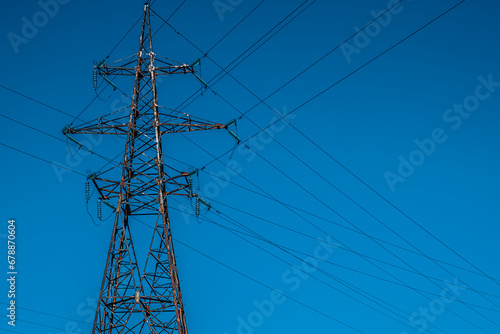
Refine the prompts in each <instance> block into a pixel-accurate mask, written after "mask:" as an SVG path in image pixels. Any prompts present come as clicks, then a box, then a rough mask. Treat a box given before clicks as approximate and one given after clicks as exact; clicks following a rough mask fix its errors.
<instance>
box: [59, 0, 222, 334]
mask: <svg viewBox="0 0 500 334" xmlns="http://www.w3.org/2000/svg"><path fill="white" fill-rule="evenodd" d="M196 63H197V62H195V64H193V65H187V64H184V63H175V62H173V61H170V60H167V59H166V58H162V57H160V56H157V55H156V54H155V53H153V41H152V35H151V21H150V8H149V5H148V4H146V5H145V6H144V16H143V19H142V30H141V36H140V43H139V51H138V52H137V54H135V55H134V56H132V57H130V58H128V59H125V60H120V61H118V62H115V63H110V64H107V63H106V62H104V61H101V62H99V63H98V64H96V66H95V67H94V71H95V73H96V74H98V75H100V76H102V78H103V79H104V80H105V81H106V82H107V83H108V84H110V85H112V86H113V87H114V88H115V89H116V88H117V87H116V85H115V84H114V83H113V82H112V77H114V76H119V75H124V76H134V77H135V80H134V87H133V95H132V104H131V107H130V114H129V115H123V116H116V113H111V114H109V115H105V116H102V117H100V118H98V119H96V120H94V121H90V122H86V123H84V124H81V125H79V126H75V127H72V126H67V127H65V128H64V130H63V133H64V134H65V135H67V136H70V135H71V134H104V135H107V134H109V135H117V136H123V137H125V138H126V140H125V152H124V157H123V163H122V166H120V167H119V168H121V179H120V180H112V179H111V177H109V176H106V175H108V174H107V173H110V172H105V173H102V174H96V173H92V174H90V175H89V176H88V179H89V180H91V181H92V182H93V184H94V186H95V187H96V190H97V191H98V193H99V199H100V200H101V201H102V202H103V203H104V204H106V205H108V206H111V207H113V209H114V210H115V212H116V213H115V218H114V224H113V231H112V234H111V242H110V245H109V252H108V256H107V259H106V267H105V271H104V276H103V279H102V286H101V290H100V294H99V302H98V307H97V312H96V317H95V322H94V328H93V331H92V333H94V334H95V333H106V334H111V333H172V334H173V333H176V332H178V333H179V334H185V333H187V327H186V319H185V314H184V307H183V302H182V295H181V289H180V286H179V278H178V274H177V266H176V260H175V255H174V247H173V243H172V234H171V230H170V219H169V214H168V207H167V198H168V197H169V196H185V197H189V198H194V197H195V198H196V199H197V200H198V199H199V198H198V197H197V194H194V193H193V192H192V183H191V182H192V179H191V174H192V173H188V172H179V171H176V170H175V169H174V168H172V167H169V166H167V165H165V164H164V162H163V152H162V135H165V134H170V133H177V132H189V131H196V130H209V129H223V128H227V126H226V125H225V124H218V123H211V122H208V121H205V120H201V119H197V118H193V117H191V116H190V115H188V114H185V113H181V112H177V111H173V110H170V109H166V108H163V107H160V106H159V104H158V92H157V89H156V77H157V76H158V75H172V74H180V73H182V74H189V73H191V74H194V73H195V70H194V66H196ZM70 138H71V139H73V140H76V139H74V138H72V137H71V136H70ZM198 203H199V202H198ZM134 216H138V217H140V219H141V220H142V219H148V221H149V222H150V223H151V222H152V223H153V224H154V229H153V235H152V238H151V243H150V246H149V249H148V251H147V257H146V261H145V265H144V269H143V270H142V271H141V269H140V268H139V265H138V262H137V258H136V253H135V249H134V243H133V233H132V231H131V225H133V224H134V223H135V224H136V223H137V222H136V221H134V219H133V218H134ZM144 256H146V255H145V254H144Z"/></svg>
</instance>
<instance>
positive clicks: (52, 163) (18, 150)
mask: <svg viewBox="0 0 500 334" xmlns="http://www.w3.org/2000/svg"><path fill="white" fill-rule="evenodd" d="M0 145H1V146H5V147H7V148H10V149H11V150H14V151H17V152H19V153H22V154H25V155H28V156H30V157H32V158H35V159H37V160H40V161H43V162H46V163H48V164H50V165H53V166H57V167H60V168H63V169H66V170H67V171H70V172H72V173H75V174H78V175H81V176H84V177H87V176H86V175H84V174H82V173H80V172H77V171H75V170H73V169H70V168H68V167H65V166H61V165H59V164H57V163H55V162H50V161H48V160H45V159H43V158H40V157H38V156H36V155H33V154H30V153H28V152H25V151H23V150H20V149H17V148H14V147H12V146H9V145H6V144H3V143H0Z"/></svg>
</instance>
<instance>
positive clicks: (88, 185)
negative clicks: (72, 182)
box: [85, 179, 90, 202]
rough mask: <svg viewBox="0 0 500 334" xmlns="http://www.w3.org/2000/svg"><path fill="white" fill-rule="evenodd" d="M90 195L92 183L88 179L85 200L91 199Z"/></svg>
mask: <svg viewBox="0 0 500 334" xmlns="http://www.w3.org/2000/svg"><path fill="white" fill-rule="evenodd" d="M89 196H90V183H89V180H88V179H87V180H86V181H85V202H88V201H89Z"/></svg>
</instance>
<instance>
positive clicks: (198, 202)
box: [196, 197, 200, 216]
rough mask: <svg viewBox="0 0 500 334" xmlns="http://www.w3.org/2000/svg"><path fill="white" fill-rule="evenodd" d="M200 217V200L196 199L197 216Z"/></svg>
mask: <svg viewBox="0 0 500 334" xmlns="http://www.w3.org/2000/svg"><path fill="white" fill-rule="evenodd" d="M199 215H200V198H199V197H196V216H199Z"/></svg>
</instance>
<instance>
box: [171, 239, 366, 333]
mask: <svg viewBox="0 0 500 334" xmlns="http://www.w3.org/2000/svg"><path fill="white" fill-rule="evenodd" d="M173 239H174V240H175V242H177V243H178V244H180V245H183V246H184V247H186V248H188V249H190V250H192V251H193V252H195V253H198V254H200V255H202V256H204V257H206V258H208V259H210V260H211V261H213V262H216V263H218V264H219V265H221V266H223V267H225V268H227V269H229V270H231V271H233V272H235V273H237V274H238V275H241V276H243V277H245V278H247V279H249V280H250V281H252V282H254V283H257V284H258V285H261V286H263V287H265V288H266V289H269V290H271V291H275V289H273V288H272V287H270V286H269V285H267V284H265V283H262V282H260V281H258V280H256V279H255V278H253V277H250V276H248V275H246V274H244V273H242V272H241V271H239V270H237V269H234V268H232V267H230V266H228V265H226V264H224V263H222V262H220V261H219V260H217V259H215V258H213V257H211V256H209V255H207V254H205V253H203V252H201V251H199V250H197V249H195V248H193V247H191V246H189V245H187V244H185V243H183V242H182V241H180V240H178V239H175V238H173ZM281 295H283V296H285V297H287V298H288V299H290V300H292V301H294V302H295V303H297V304H299V305H302V306H304V307H305V308H308V309H310V310H311V311H314V312H316V313H318V314H320V315H323V316H325V317H327V318H329V319H331V320H333V321H335V322H337V323H339V324H341V325H343V326H345V327H347V328H350V329H352V330H354V331H356V332H358V333H365V332H363V331H361V330H359V329H356V328H354V327H353V326H350V325H348V324H346V323H344V322H342V321H340V320H338V319H336V318H334V317H332V316H330V315H328V314H326V313H324V312H322V311H320V310H318V309H316V308H314V307H312V306H309V305H307V304H304V303H302V302H301V301H299V300H297V299H295V298H293V297H292V296H289V295H286V294H284V293H281Z"/></svg>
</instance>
